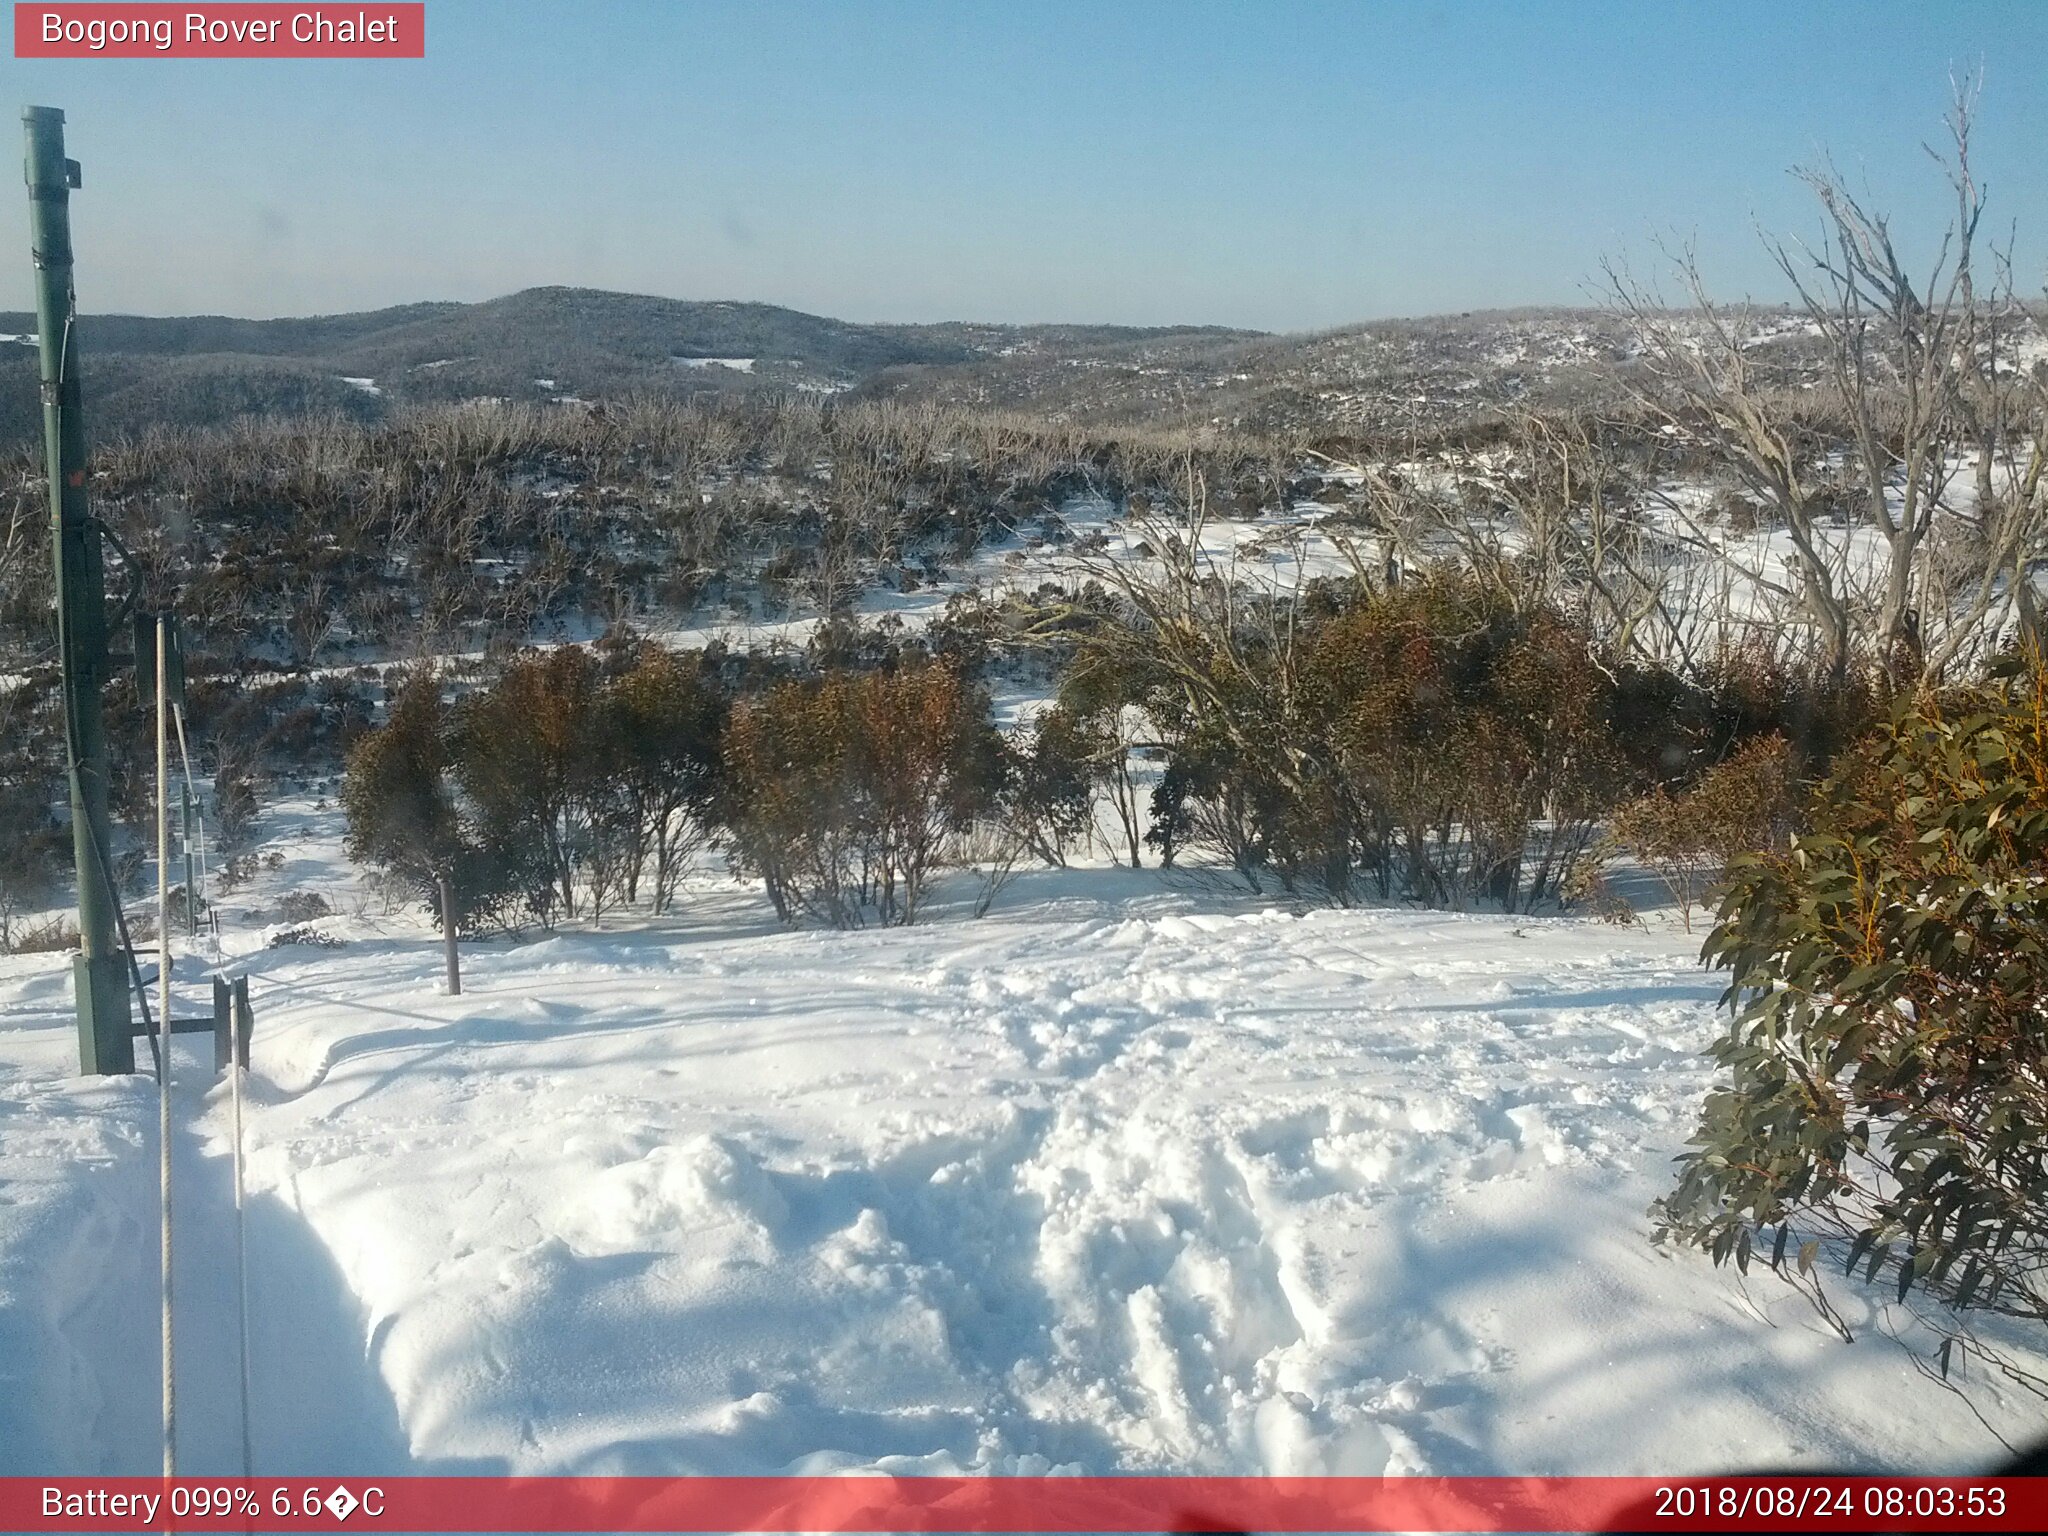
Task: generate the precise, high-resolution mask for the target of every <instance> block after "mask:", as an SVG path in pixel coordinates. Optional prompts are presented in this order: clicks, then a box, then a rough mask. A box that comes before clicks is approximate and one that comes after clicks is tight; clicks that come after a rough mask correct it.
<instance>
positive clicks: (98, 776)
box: [21, 107, 135, 1075]
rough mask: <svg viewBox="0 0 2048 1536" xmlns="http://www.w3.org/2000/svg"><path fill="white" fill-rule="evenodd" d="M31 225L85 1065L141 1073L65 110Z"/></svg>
mask: <svg viewBox="0 0 2048 1536" xmlns="http://www.w3.org/2000/svg"><path fill="white" fill-rule="evenodd" d="M21 118H22V123H23V125H24V127H25V128H26V130H27V137H28V168H27V174H28V197H29V234H30V240H31V244H32V247H33V252H34V256H35V266H36V340H37V342H38V344H39V345H38V350H39V351H40V353H41V359H42V380H43V442H44V445H45V448H46V459H45V462H46V464H47V466H48V472H49V479H50V544H51V549H52V551H53V553H54V556H55V560H56V568H57V642H58V651H59V656H60V659H61V662H62V665H63V673H64V726H65V747H66V756H67V760H68V763H69V767H70V779H71V839H72V850H73V854H74V857H75V860H76V863H77V866H78V934H79V954H78V958H77V959H76V960H75V961H74V962H73V979H74V983H75V985H76V988H77V996H78V1067H79V1070H80V1071H81V1072H84V1073H87V1074H88V1075H90V1074H93V1073H110V1072H133V1071H134V1070H135V1042H134V1040H133V1039H132V1038H131V1036H130V1034H129V1017H128V975H127V960H126V957H125V956H124V955H123V954H122V953H121V950H120V947H119V945H118V944H117V943H116V942H115V938H114V913H115V902H116V897H115V894H114V891H113V888H112V886H111V885H110V884H109V883H108V874H109V871H110V870H111V869H112V867H113V858H112V850H111V848H110V847H109V844H108V840H107V747H106V737H105V733H104V732H103V731H102V729H101V726H100V684H101V683H102V682H104V681H105V679H106V676H107V602H106V579H105V574H104V572H103V571H102V569H101V566H100V535H99V531H98V530H97V529H96V528H95V527H94V526H93V523H92V519H91V516H90V514H89V513H88V512H87V510H86V502H85V416H84V412H83V411H82V410H81V408H80V404H79V389H78V343H77V336H76V333H75V328H74V322H75V321H76V319H77V301H76V296H75V295H74V293H73V291H72V284H71V189H72V188H73V187H75V186H77V185H78V162H77V161H75V160H67V159H65V158H64V114H63V113H62V112H61V111H59V110H58V109H57V108H55V107H24V108H23V109H22V113H21Z"/></svg>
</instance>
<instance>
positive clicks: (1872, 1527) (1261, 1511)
mask: <svg viewBox="0 0 2048 1536" xmlns="http://www.w3.org/2000/svg"><path fill="white" fill-rule="evenodd" d="M0 1529H5V1530H8V1531H68V1532H79V1531H170V1530H179V1531H377V1532H397V1531H437V1532H438V1531H520V1532H524V1531H634V1532H638V1531H674V1532H691V1533H695V1532H711V1531H763V1532H795V1531H877V1532H881V1531H887V1532H896V1531H905V1532H909V1531H916V1532H940V1531H963V1532H965V1531H989V1532H1027V1531H1044V1532H1075V1531H1103V1532H1125V1531H1131V1532H1136V1531H1161V1532H1165V1531H1218V1532H1220V1531H1287V1532H1293V1531H2029V1530H2031V1531H2039V1530H2044V1529H2048V1479H2032V1478H1998V1477H1983V1478H1868V1477H1722V1478H1699V1477H1691V1478H1649V1477H1637V1478H1628V1477H1576V1478H1573V1477H1567V1478H1535V1477H1389V1478H1373V1477H1329V1478H1312V1477H1047V1478H1029V1477H883V1476H849V1477H666V1478H664V1477H560V1478H549V1477H528V1478H520V1477H504V1478H488V1477H346V1478H324V1479H323V1478H282V1479H280V1478H253V1479H236V1478H222V1479H218V1480H207V1479H201V1478H180V1479H178V1480H176V1481H174V1482H165V1481H164V1480H162V1479H159V1478H143V1477H136V1478H76V1477H73V1478H62V1477H59V1478H47V1479H35V1478H26V1477H12V1478H0Z"/></svg>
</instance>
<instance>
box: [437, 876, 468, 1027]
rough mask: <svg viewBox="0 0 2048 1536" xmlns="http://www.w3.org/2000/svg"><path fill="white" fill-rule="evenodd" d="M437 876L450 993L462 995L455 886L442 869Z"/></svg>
mask: <svg viewBox="0 0 2048 1536" xmlns="http://www.w3.org/2000/svg"><path fill="white" fill-rule="evenodd" d="M435 878H436V879H437V880H439V881H440V883H441V948H442V950H443V951H444V952H445V953H446V955H447V958H448V995H449V996H450V997H460V996H462V958H461V956H460V955H458V954H457V953H456V952H455V887H454V885H453V883H452V882H450V880H449V879H448V871H447V870H445V869H444V870H442V871H441V872H440V874H438V875H436V876H435Z"/></svg>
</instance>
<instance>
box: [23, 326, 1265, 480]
mask: <svg viewBox="0 0 2048 1536" xmlns="http://www.w3.org/2000/svg"><path fill="white" fill-rule="evenodd" d="M34 329H35V318H34V316H33V315H29V314H24V313H21V312H18V311H17V312H13V313H6V312H0V336H10V335H12V336H26V335H28V334H29V333H32V332H33V331H34ZM78 331H79V343H80V347H81V349H82V354H83V357H84V360H85V362H84V367H85V387H86V398H87V409H88V415H89V418H90V427H91V430H92V431H93V432H95V433H96V434H98V433H110V432H132V431H136V430H139V429H142V428H145V427H148V426H150V425H177V426H194V425H204V424H208V423H212V422H217V421H223V420H229V419H232V418H234V417H237V416H245V415H277V414H296V413H301V412H306V411H321V410H338V411H342V412H344V413H346V414H351V415H356V416H364V417H370V416H375V415H378V414H381V413H382V412H384V411H386V410H388V409H390V408H391V407H392V406H393V405H394V404H397V403H402V402H407V401H431V400H455V399H468V398H473V397H475V396H479V395H489V396H498V397H504V398H510V399H524V400H544V399H552V398H558V397H565V396H567V397H578V398H583V399H602V398H605V397H607V396H617V395H621V394H628V393H638V392H649V391H653V392H660V393H670V392H673V393H679V394H687V393H695V392H699V391H703V390H730V389H763V388H768V389H776V388H780V389H797V390H804V391H808V392H815V393H837V392H839V391H843V390H847V389H852V388H855V387H857V386H859V385H860V384H862V383H863V382H865V381H867V380H869V379H871V378H873V377H875V376H877V375H879V374H881V373H883V372H884V371H885V370H892V369H893V370H903V369H907V370H912V371H915V370H918V369H922V368H931V367H951V368H960V367H968V366H972V365H973V364H975V363H976V362H978V361H981V360H984V359H994V358H1000V357H1005V356H1012V355H1017V354H1019V353H1028V354H1032V355H1044V354H1053V355H1068V354H1072V353H1076V352H1089V351H1093V350H1097V349H1101V348H1104V347H1110V348H1114V347H1119V346H1125V345H1130V344H1133V343H1141V342H1145V341H1157V340H1164V339H1183V340H1189V341H1197V342H1205V341H1206V342H1222V341H1230V340H1244V339H1249V338H1251V337H1253V336H1255V335H1256V334H1257V333H1256V332H1250V331H1232V330H1227V329H1223V328H1220V327H1169V328H1163V329H1146V328H1138V327H1125V326H999V325H978V324H966V323H955V324H944V325H860V324H854V323H851V322H848V321H843V320H831V319H826V318H823V317H821V316H818V315H809V314H805V313H803V312H801V311H799V310H793V309H783V308H780V307H778V306H776V305H772V304H743V303H725V302H705V301H692V300H681V299H662V298H652V297H648V296H645V295H640V294H626V293H607V292H603V291H600V290H596V289H589V288H530V289H527V290H525V291H524V292H520V293H515V294H510V295H508V296H507V297H505V298H501V299H491V300H488V301H486V302H484V303H481V304H445V303H443V304H408V305H402V306H399V307H397V308H393V309H380V310H371V311H367V312H365V313H362V314H349V315H319V316H311V317H305V318H293V319H281V320H241V319H234V318H231V317H227V316H221V315H195V316H181V317H166V318H158V317H152V316H142V315H87V316H83V317H81V319H80V321H79V326H78ZM39 422H40V412H39V407H38V406H37V403H36V392H35V358H34V351H33V349H32V348H30V347H28V346H24V345H19V344H13V343H0V446H8V445H12V444H16V443H19V442H20V441H22V440H23V439H24V438H25V437H29V436H32V435H33V434H34V432H35V431H37V430H38V429H39V427H38V424H39Z"/></svg>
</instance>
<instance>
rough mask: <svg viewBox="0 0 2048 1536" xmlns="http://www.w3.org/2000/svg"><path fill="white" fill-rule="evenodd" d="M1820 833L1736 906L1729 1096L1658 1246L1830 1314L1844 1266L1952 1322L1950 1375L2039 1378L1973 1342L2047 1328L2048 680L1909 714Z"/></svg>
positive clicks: (1660, 1213) (1903, 713)
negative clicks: (1988, 1333) (1985, 1323)
mask: <svg viewBox="0 0 2048 1536" xmlns="http://www.w3.org/2000/svg"><path fill="white" fill-rule="evenodd" d="M1812 814H1813V831H1812V832H1811V833H1809V834H1806V835H1803V836H1799V837H1796V838H1795V839H1793V841H1792V843H1791V846H1790V849H1789V851H1788V852H1786V853H1783V854H1776V855H1771V854H1766V855H1763V856H1756V857H1751V858H1748V859H1745V860H1742V861H1739V862H1738V863H1737V864H1736V866H1735V868H1734V870H1733V871H1732V872H1731V875H1730V879H1729V881H1728V883H1727V885H1726V887H1725V888H1724V892H1723V894H1722V896H1721V898H1720V903H1719V913H1718V916H1719V921H1718V924H1717V926H1716V927H1715V929H1714V931H1713V934H1712V936H1711V937H1710V938H1709V939H1708V940H1707V943H1706V947H1705V953H1706V956H1707V957H1708V958H1709V959H1711V960H1712V961H1714V962H1715V963H1716V964H1717V965H1719V966H1722V967H1725V968H1726V969H1727V970H1728V971H1729V972H1730V982H1729V987H1728V992H1727V995H1726V1001H1727V1003H1728V1005H1729V1006H1730V1008H1731V1010H1732V1017H1731V1021H1730V1023H1729V1025H1728V1028H1727V1031H1726V1033H1725V1034H1723V1035H1722V1037H1721V1038H1720V1039H1719V1040H1718V1041H1717V1042H1716V1043H1715V1045H1714V1047H1713V1052H1712V1054H1713V1056H1714V1058H1715V1060H1716V1061H1717V1062H1718V1063H1719V1064H1720V1066H1721V1067H1722V1069H1723V1071H1724V1073H1725V1078H1724V1080H1723V1081H1722V1083H1721V1084H1720V1085H1719V1086H1717V1087H1716V1088H1715V1089H1714V1090H1713V1092H1712V1093H1710V1094H1709V1096H1708V1098H1707V1101H1706V1105H1705V1108H1704V1111H1703V1114H1702V1117H1701V1123H1700V1127H1699V1131H1698V1133H1697V1135H1696V1136H1695V1137H1694V1138H1693V1146H1694V1148H1695V1150H1693V1151H1691V1152H1688V1153H1687V1154H1685V1156H1683V1157H1682V1158H1681V1159H1680V1163H1681V1173H1680V1176H1679V1180H1678V1185H1677V1188H1676V1189H1675V1190H1674V1191H1673V1192H1672V1193H1671V1194H1670V1195H1668V1196H1667V1197H1665V1199H1664V1200H1662V1201H1661V1202H1659V1204H1658V1206H1657V1207H1656V1209H1655V1215H1656V1217H1657V1221H1658V1231H1657V1235H1658V1237H1659V1238H1660V1239H1661V1240H1665V1241H1671V1242H1677V1243H1682V1244H1686V1245H1690V1246H1693V1247H1697V1248H1701V1249H1704V1250H1706V1251H1707V1252H1708V1253H1709V1254H1710V1255H1711V1256H1712V1257H1713V1259H1714V1260H1715V1262H1717V1263H1722V1262H1727V1261H1729V1260H1733V1261H1734V1262H1735V1263H1736V1265H1737V1266H1738V1267H1739V1268H1744V1269H1746V1268H1747V1267H1748V1266H1749V1265H1750V1264H1751V1263H1753V1262H1757V1261H1759V1260H1761V1261H1762V1262H1766V1263H1768V1264H1769V1265H1770V1266H1771V1267H1772V1268H1774V1269H1776V1270H1778V1271H1779V1272H1780V1273H1781V1274H1784V1275H1785V1276H1787V1277H1788V1278H1790V1279H1792V1280H1793V1281H1794V1282H1795V1283H1796V1284H1798V1285H1800V1286H1801V1288H1802V1289H1805V1290H1806V1291H1807V1292H1808V1293H1809V1294H1810V1295H1811V1296H1813V1298H1814V1299H1815V1301H1816V1302H1817V1304H1819V1305H1820V1306H1821V1307H1822V1308H1823V1309H1824V1310H1828V1312H1829V1315H1830V1316H1833V1315H1834V1314H1833V1312H1832V1310H1831V1309H1829V1307H1828V1301H1827V1297H1826V1293H1825V1290H1824V1288H1823V1287H1822V1285H1821V1283H1820V1277H1821V1275H1822V1273H1823V1272H1824V1270H1825V1268H1826V1266H1827V1265H1828V1264H1830V1263H1838V1264H1842V1265H1844V1266H1845V1268H1846V1269H1847V1270H1849V1271H1851V1272H1854V1271H1858V1270H1860V1272H1861V1273H1862V1274H1863V1276H1864V1277H1865V1279H1866V1280H1868V1281H1878V1280H1880V1279H1882V1280H1884V1281H1885V1282H1886V1283H1887V1284H1889V1285H1891V1286H1893V1287H1895V1288H1896V1294H1897V1296H1898V1297H1899V1298H1900V1299H1901V1300H1902V1301H1904V1300H1906V1299H1907V1298H1908V1297H1909V1296H1910V1295H1918V1296H1922V1297H1925V1298H1927V1299H1929V1300H1930V1301H1934V1302H1937V1303H1939V1304H1940V1305H1939V1306H1937V1307H1934V1308H1930V1309H1926V1310H1928V1312H1929V1315H1930V1318H1931V1320H1932V1321H1933V1323H1934V1325H1935V1326H1936V1327H1937V1329H1938V1330H1939V1333H1940V1336H1941V1338H1942V1344H1941V1346H1940V1353H1939V1364H1940V1367H1941V1369H1942V1370H1943V1371H1944V1372H1946V1371H1947V1369H1948V1367H1949V1366H1950V1365H1951V1363H1952V1361H1953V1357H1954V1355H1955V1352H1956V1351H1957V1350H1959V1349H1962V1350H1973V1351H1975V1352H1977V1353H1979V1354H1983V1355H1986V1356H1988V1357H1989V1358H1991V1359H1993V1360H1994V1361H1995V1362H1997V1363H1998V1364H2000V1365H2001V1366H2002V1367H2004V1368H2005V1369H2007V1370H2008V1371H2009V1372H2011V1373H2014V1374H2016V1375H2022V1376H2024V1374H2025V1373H2024V1372H2023V1371H2022V1370H2020V1368H2019V1367H2017V1366H2016V1365H2014V1364H2013V1362H2011V1361H2010V1360H2005V1359H2001V1358H2000V1357H1999V1356H1998V1355H1997V1354H1996V1352H1995V1351H1994V1350H1993V1349H1992V1348H1991V1346H1989V1345H1988V1344H1986V1343H1985V1342H1984V1341H1983V1339H1982V1338H1981V1337H1980V1336H1979V1335H1978V1334H1977V1333H1976V1332H1975V1331H1974V1330H1973V1329H1972V1328H1971V1327H1970V1326H1969V1322H1968V1318H1969V1315H1970V1314H1971V1313H1972V1312H1982V1311H1990V1312H1995V1313H2000V1314H2005V1315H2009V1316H2015V1317H2022V1318H2027V1319H2031V1320H2033V1321H2036V1322H2048V1268H2044V1265H2048V1080H2044V1075H2043V1062H2044V1060H2048V672H2044V670H2043V667H2042V666H2041V664H2040V663H2039V661H2038V660H2036V661H2034V662H2032V663H2030V664H2026V665H2021V664H2017V663H2012V664H2008V665H2006V666H2005V667H2003V668H2002V670H2001V672H2000V673H1999V675H1998V676H1997V677H1996V678H1995V679H1994V680H1993V681H1992V682H1991V683H1989V684H1988V685H1986V686H1985V687H1983V688H1981V689H1978V690H1975V691H1972V692H1970V693H1967V694H1963V695H1960V696H1958V697H1955V698H1952V699H1949V700H1946V701H1938V700H1934V699H1931V698H1923V699H1921V700H1918V701H1916V702H1912V703H1909V704H1906V705H1904V706H1902V707H1900V708H1899V709H1898V710H1897V712H1896V713H1895V714H1894V717H1893V719H1892V721H1891V723H1890V724H1889V726H1888V727H1886V728H1885V729H1883V730H1882V731H1881V732H1879V733H1878V734H1877V735H1876V736H1875V737H1874V738H1873V739H1872V740H1871V741H1870V742H1868V743H1867V744H1865V745H1863V746H1862V747H1860V748H1858V749H1856V750H1853V751H1851V752H1849V753H1847V754H1845V756H1844V758H1843V760H1842V761H1841V762H1840V763H1838V765H1837V768H1836V771H1835V773H1834V775H1833V776H1832V777H1831V778H1830V779H1829V780H1828V781H1827V782H1826V783H1825V784H1824V785H1823V786H1822V787H1821V788H1820V790H1819V791H1818V793H1817V795H1816V798H1815V801H1814V805H1813V812H1812ZM2032 1384H2033V1385H2035V1386H2037V1387H2039V1386H2042V1385H2044V1384H2042V1383H2040V1382H2038V1381H2035V1382H2033V1383H2032Z"/></svg>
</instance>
